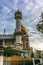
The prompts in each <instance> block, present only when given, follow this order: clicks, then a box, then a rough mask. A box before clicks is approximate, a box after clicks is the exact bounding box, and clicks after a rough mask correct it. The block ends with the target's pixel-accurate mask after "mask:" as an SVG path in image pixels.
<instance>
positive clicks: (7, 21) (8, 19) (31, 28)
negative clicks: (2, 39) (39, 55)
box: [0, 0, 43, 50]
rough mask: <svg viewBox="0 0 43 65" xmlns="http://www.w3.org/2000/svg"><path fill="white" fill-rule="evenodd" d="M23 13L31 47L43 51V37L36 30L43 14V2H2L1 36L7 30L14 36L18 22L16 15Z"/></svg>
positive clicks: (42, 0)
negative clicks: (17, 12) (19, 12)
mask: <svg viewBox="0 0 43 65" xmlns="http://www.w3.org/2000/svg"><path fill="white" fill-rule="evenodd" d="M18 9H19V10H20V11H21V12H22V15H23V17H22V24H23V25H24V26H26V28H27V30H28V34H29V40H30V46H32V47H33V48H37V49H41V50H42V49H43V47H42V46H43V35H42V34H41V33H39V32H38V31H37V30H36V24H37V23H38V22H39V21H40V19H41V18H40V14H41V12H43V0H0V34H3V29H4V28H5V29H6V34H13V32H14V29H15V25H16V21H15V19H14V13H15V12H16V11H17V10H18Z"/></svg>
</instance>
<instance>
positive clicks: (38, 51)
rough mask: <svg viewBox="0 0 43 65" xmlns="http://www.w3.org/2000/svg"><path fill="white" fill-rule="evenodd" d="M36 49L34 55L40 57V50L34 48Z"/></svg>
mask: <svg viewBox="0 0 43 65" xmlns="http://www.w3.org/2000/svg"><path fill="white" fill-rule="evenodd" d="M36 51H37V54H36V56H37V57H38V58H41V51H40V50H36Z"/></svg>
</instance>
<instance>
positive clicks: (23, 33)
mask: <svg viewBox="0 0 43 65" xmlns="http://www.w3.org/2000/svg"><path fill="white" fill-rule="evenodd" d="M14 18H15V20H16V28H15V32H14V33H13V34H12V35H9V34H8V35H6V34H5V30H4V34H3V35H0V56H1V55H3V47H7V46H11V47H12V48H13V49H14V50H15V51H17V52H21V56H23V55H24V56H26V57H30V45H29V35H28V31H27V29H26V28H25V26H23V25H22V24H21V20H22V13H21V12H20V11H19V10H18V11H17V12H16V13H15V15H14Z"/></svg>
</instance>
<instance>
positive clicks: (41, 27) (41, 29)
mask: <svg viewBox="0 0 43 65" xmlns="http://www.w3.org/2000/svg"><path fill="white" fill-rule="evenodd" d="M36 28H37V30H38V31H39V32H41V33H43V13H41V21H40V22H39V23H38V24H37V25H36Z"/></svg>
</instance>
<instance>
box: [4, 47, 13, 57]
mask: <svg viewBox="0 0 43 65" xmlns="http://www.w3.org/2000/svg"><path fill="white" fill-rule="evenodd" d="M13 54H14V50H13V49H12V48H11V47H5V48H4V56H7V57H10V56H12V55H13Z"/></svg>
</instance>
